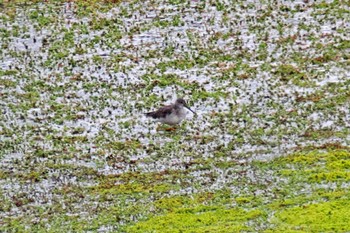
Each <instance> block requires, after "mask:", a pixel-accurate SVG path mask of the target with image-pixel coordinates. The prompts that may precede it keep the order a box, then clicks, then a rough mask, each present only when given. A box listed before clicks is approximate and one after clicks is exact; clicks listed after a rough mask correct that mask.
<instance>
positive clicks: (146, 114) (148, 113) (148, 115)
mask: <svg viewBox="0 0 350 233" xmlns="http://www.w3.org/2000/svg"><path fill="white" fill-rule="evenodd" d="M145 116H146V117H154V112H147V113H145Z"/></svg>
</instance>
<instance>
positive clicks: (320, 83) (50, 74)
mask: <svg viewBox="0 0 350 233" xmlns="http://www.w3.org/2000/svg"><path fill="white" fill-rule="evenodd" d="M222 3H223V4H225V5H226V7H225V9H224V10H223V9H221V10H220V9H218V7H215V6H211V5H210V4H209V3H208V2H207V3H206V5H205V7H204V8H203V9H202V10H198V8H200V6H201V4H202V2H199V1H198V2H197V1H191V2H190V4H187V5H186V4H178V5H171V4H170V3H167V2H162V3H150V2H136V3H130V2H124V3H122V4H121V5H120V6H116V7H114V8H111V9H110V10H109V11H107V12H97V14H96V15H87V16H84V17H80V16H79V15H78V12H77V7H76V6H74V4H73V3H69V4H68V3H67V4H64V5H51V4H49V7H47V6H46V4H39V5H35V4H34V5H31V6H28V7H19V6H18V7H16V16H15V17H14V18H11V17H10V16H9V15H8V14H7V13H6V9H5V10H4V11H3V12H2V13H1V16H2V17H1V20H0V29H1V34H2V35H1V37H3V38H4V39H3V40H2V41H1V42H0V46H1V47H2V49H1V51H2V52H1V56H0V67H1V70H2V71H1V77H0V82H1V90H0V96H1V98H0V104H1V106H2V115H1V118H0V122H1V123H0V132H1V133H0V141H1V147H2V149H1V155H0V156H1V157H0V158H1V160H0V167H1V169H2V170H4V171H5V172H11V173H14V174H27V173H28V172H29V171H30V170H35V171H37V172H38V173H39V177H41V176H42V177H41V178H40V180H41V181H40V182H38V183H34V184H33V183H30V182H28V183H24V184H23V183H21V182H20V180H21V176H17V177H16V178H14V179H10V178H7V179H2V180H1V182H0V186H1V188H2V190H3V193H2V195H3V196H4V197H7V198H8V197H10V196H11V195H13V193H16V192H18V190H20V189H22V192H24V193H26V194H27V195H30V196H31V195H32V196H33V199H34V200H35V203H37V202H39V201H40V199H41V196H40V195H46V194H47V193H50V192H51V191H52V189H53V188H54V187H55V186H56V187H57V186H62V185H65V184H67V183H69V184H73V185H76V186H85V185H94V184H96V183H97V182H98V181H90V180H89V177H88V176H86V177H85V176H82V177H76V175H75V174H74V173H72V174H69V173H68V171H66V170H64V169H63V170H61V169H59V168H58V166H60V165H69V166H73V167H75V168H77V169H79V168H84V169H92V170H95V171H96V172H98V173H100V174H104V175H107V174H109V175H110V174H123V173H126V172H132V171H138V172H162V171H167V170H178V171H180V172H181V171H184V170H186V169H187V168H186V166H187V165H186V164H191V162H193V161H195V160H197V159H202V160H204V161H209V160H213V161H219V160H220V159H221V158H219V157H217V154H218V153H219V152H222V153H224V154H225V157H226V159H228V160H237V161H245V162H247V163H249V162H251V161H254V160H271V159H273V158H276V157H279V156H284V155H286V154H288V153H292V152H294V151H295V150H297V149H298V148H303V147H312V146H314V147H317V146H322V145H325V144H327V143H338V144H340V145H344V146H349V141H350V138H349V128H350V123H349V122H350V112H349V92H348V89H349V85H350V82H349V80H350V77H349V66H348V59H349V58H348V57H347V58H346V56H347V53H348V51H349V47H347V48H346V49H339V48H338V47H337V46H339V45H340V42H341V41H344V40H347V41H348V40H349V35H350V34H349V27H346V26H347V25H348V21H349V17H348V16H347V18H346V15H337V14H335V15H324V16H323V17H321V16H320V15H319V13H320V12H319V11H321V10H320V9H316V8H313V7H312V4H313V1H309V2H308V3H304V2H303V1H296V2H295V1H281V2H279V3H278V5H279V6H281V7H282V6H284V7H286V8H288V9H289V10H286V11H284V12H280V11H278V10H277V9H272V10H271V11H268V9H267V8H266V7H265V6H262V5H260V2H258V1H248V2H242V3H240V4H230V3H227V2H225V1H223V2H222ZM153 4H158V5H157V6H156V7H155V6H153ZM297 7H301V9H302V10H300V11H299V10H296V9H298V8H297ZM293 10H295V11H293ZM33 12H39V13H38V15H35V14H34V13H33ZM125 12H126V13H125ZM40 16H43V17H44V19H49V23H42V24H41V21H40V20H42V19H40ZM45 17H46V18H45ZM28 25H29V26H28ZM340 28H343V30H337V29H340ZM326 53H327V54H328V55H325V54H326ZM322 56H324V57H322ZM179 96H184V97H185V99H187V100H188V102H189V105H190V106H191V108H192V109H193V110H195V111H196V112H197V114H198V116H193V115H192V114H191V113H189V114H188V119H187V121H186V122H184V123H183V124H182V125H181V126H180V127H179V129H178V130H177V131H176V132H174V133H167V132H164V131H157V130H156V128H157V124H156V123H153V122H152V121H151V120H149V119H147V118H145V117H144V115H143V113H144V112H147V111H150V110H153V109H156V108H158V107H160V106H161V105H162V104H169V103H171V102H172V101H174V100H175V99H176V97H179ZM46 163H47V164H49V165H50V166H51V167H52V168H51V169H52V173H51V172H49V174H46V175H43V174H42V173H41V171H40V169H44V170H45V164H46ZM38 166H43V167H39V168H38ZM56 166H57V167H56ZM189 166H190V167H191V166H192V165H189ZM28 168H30V169H29V171H28ZM192 169H193V172H191V173H190V174H189V177H190V180H191V182H192V183H198V184H203V185H198V186H196V188H194V187H182V188H181V189H179V190H176V191H175V190H173V191H172V193H173V194H175V193H193V192H201V191H205V190H219V189H222V188H223V187H226V186H227V187H228V188H230V189H232V190H233V191H234V190H235V192H237V193H239V192H240V191H242V189H240V188H237V187H234V186H233V185H230V182H232V181H233V180H235V179H236V178H237V175H234V174H232V175H228V176H225V175H223V174H227V173H228V170H227V169H226V170H225V169H220V168H217V167H215V166H213V167H212V169H210V170H205V171H204V170H203V171H202V170H200V166H199V165H198V166H197V165H193V166H192ZM57 170H58V171H60V172H58V173H57ZM67 170H69V169H67ZM67 173H68V174H67ZM40 174H41V175H40ZM205 174H213V176H215V177H216V178H215V179H214V178H209V177H206V176H205ZM56 176H60V177H61V178H57V179H55V178H53V177H56ZM246 176H247V178H249V179H252V180H253V179H255V178H256V176H255V174H247V175H246ZM223 177H224V178H223ZM35 194H38V195H39V196H36V195H35ZM46 198H47V200H48V202H49V203H50V202H51V201H52V200H53V199H54V197H52V196H50V195H49V196H47V197H46ZM57 198H58V199H59V198H60V197H59V196H57ZM73 212H74V211H73ZM19 214H24V212H23V210H22V209H18V208H16V209H11V210H10V211H9V212H7V213H3V215H2V214H0V215H2V216H9V215H19Z"/></svg>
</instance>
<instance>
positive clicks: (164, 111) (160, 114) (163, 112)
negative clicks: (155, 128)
mask: <svg viewBox="0 0 350 233" xmlns="http://www.w3.org/2000/svg"><path fill="white" fill-rule="evenodd" d="M172 111H173V106H172V105H167V106H164V107H162V108H160V109H158V110H157V111H154V112H148V113H146V116H148V117H152V118H165V117H166V116H167V115H169V114H171V112H172Z"/></svg>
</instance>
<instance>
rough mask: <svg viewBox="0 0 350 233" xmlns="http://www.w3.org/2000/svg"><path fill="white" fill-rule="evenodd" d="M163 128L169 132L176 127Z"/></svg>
mask: <svg viewBox="0 0 350 233" xmlns="http://www.w3.org/2000/svg"><path fill="white" fill-rule="evenodd" d="M165 130H166V131H169V132H171V131H175V130H176V127H170V128H166V129H165Z"/></svg>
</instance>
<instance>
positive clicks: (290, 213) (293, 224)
mask: <svg viewBox="0 0 350 233" xmlns="http://www.w3.org/2000/svg"><path fill="white" fill-rule="evenodd" d="M349 204H350V202H349V201H348V200H336V201H330V202H324V203H322V202H320V203H315V204H304V205H303V206H297V207H292V208H287V209H286V210H284V211H281V212H279V213H277V214H276V215H275V217H274V218H273V220H272V223H273V224H274V225H275V227H274V228H273V230H272V229H271V231H273V232H276V231H284V232H285V231H293V232H305V231H307V232H314V231H315V232H316V231H317V232H318V231H322V232H328V231H332V232H333V231H334V232H338V231H348V230H349V229H350V228H349V221H350V217H349V214H350V212H349V208H347V206H348V205H349ZM267 232H270V231H269V230H267Z"/></svg>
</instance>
